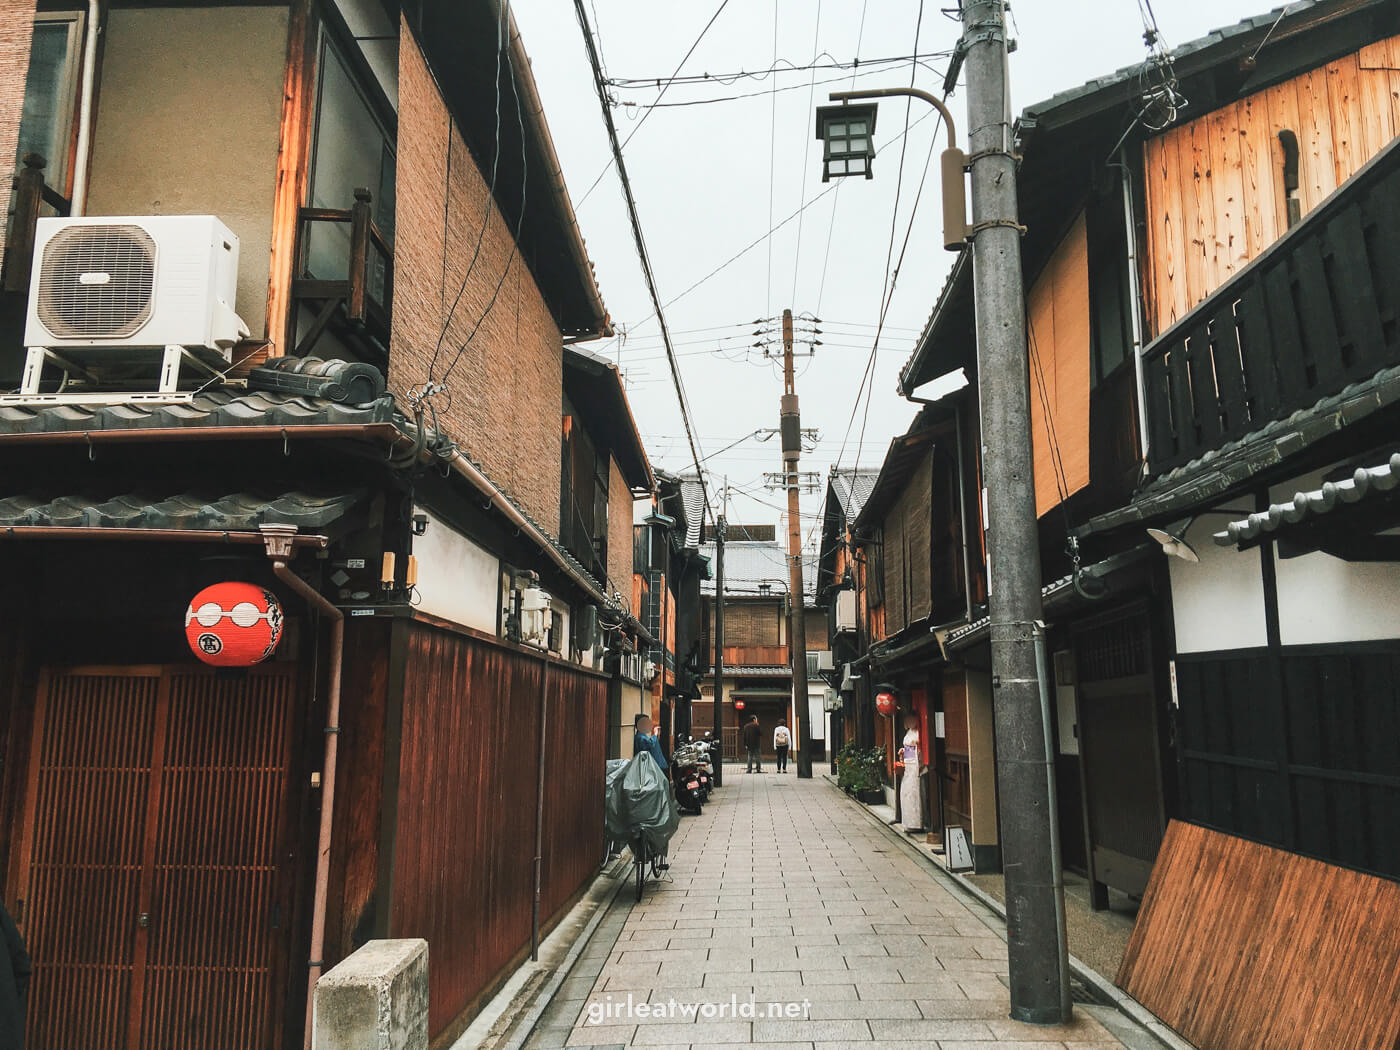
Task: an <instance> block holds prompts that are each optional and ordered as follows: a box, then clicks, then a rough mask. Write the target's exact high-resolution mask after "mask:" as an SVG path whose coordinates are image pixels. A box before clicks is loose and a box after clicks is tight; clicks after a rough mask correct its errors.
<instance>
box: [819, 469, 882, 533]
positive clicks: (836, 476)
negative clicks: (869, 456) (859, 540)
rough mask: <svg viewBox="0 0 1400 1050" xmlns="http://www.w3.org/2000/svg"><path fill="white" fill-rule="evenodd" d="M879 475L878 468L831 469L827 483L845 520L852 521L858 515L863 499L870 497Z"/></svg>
mask: <svg viewBox="0 0 1400 1050" xmlns="http://www.w3.org/2000/svg"><path fill="white" fill-rule="evenodd" d="M879 476H880V471H879V469H878V468H877V469H871V470H833V471H832V472H831V477H830V478H829V479H828V483H829V484H830V485H831V489H832V491H833V492H834V493H835V494H836V499H837V501H838V505H839V506H840V507H841V513H842V514H844V515H845V516H846V520H847V521H854V520H855V519H856V518H857V517H859V516H860V512H861V508H863V507H864V506H865V501H866V500H868V499H869V498H870V493H871V490H873V489H874V488H875V481H876V479H877V478H879Z"/></svg>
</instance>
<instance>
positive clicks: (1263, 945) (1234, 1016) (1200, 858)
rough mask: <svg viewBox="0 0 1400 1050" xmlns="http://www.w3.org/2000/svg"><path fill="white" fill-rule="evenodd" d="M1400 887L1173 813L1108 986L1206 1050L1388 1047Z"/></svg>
mask: <svg viewBox="0 0 1400 1050" xmlns="http://www.w3.org/2000/svg"><path fill="white" fill-rule="evenodd" d="M1397 955H1400V886H1397V885H1396V884H1395V883H1393V882H1390V881H1387V880H1385V879H1378V878H1375V877H1373V876H1369V875H1362V874H1359V873H1358V872H1354V871H1347V870H1345V869H1343V868H1336V867H1332V866H1330V865H1327V864H1323V863H1321V862H1320V861H1315V860H1309V859H1307V858H1305V857H1299V856H1297V855H1295V854H1291V853H1284V852H1282V851H1280V850H1276V849H1270V848H1269V847H1267V846H1261V845H1258V844H1256V843H1253V842H1249V841H1246V840H1244V839H1238V838H1233V837H1231V836H1229V835H1222V834H1220V833H1219V832H1215V831H1210V830H1208V829H1206V828H1201V827H1197V826H1195V825H1191V824H1182V823H1179V822H1177V821H1173V822H1172V823H1171V825H1170V826H1169V828H1168V830H1167V836H1166V838H1165V840H1164V841H1163V843H1162V850H1161V853H1160V854H1159V856H1158V859H1157V864H1156V867H1155V868H1154V869H1153V872H1152V881H1151V883H1150V884H1149V885H1148V888H1147V894H1146V896H1145V897H1144V898H1143V902H1142V908H1141V910H1140V911H1139V912H1138V919H1137V924H1136V926H1135V927H1134V928H1133V935H1132V939H1131V940H1130V941H1129V942H1128V950H1127V952H1126V954H1125V955H1124V958H1123V966H1122V969H1120V970H1119V972H1118V984H1119V985H1121V986H1122V987H1123V988H1124V989H1125V990H1126V991H1127V992H1128V994H1130V995H1131V996H1132V997H1133V998H1134V999H1136V1000H1138V1002H1140V1003H1142V1004H1143V1005H1144V1006H1146V1007H1147V1008H1148V1009H1149V1010H1151V1011H1152V1012H1153V1013H1155V1014H1156V1015H1157V1016H1158V1017H1160V1018H1161V1019H1162V1020H1163V1021H1165V1022H1166V1023H1167V1024H1169V1025H1171V1026H1172V1027H1173V1028H1174V1029H1176V1030H1177V1031H1178V1032H1180V1033H1181V1034H1182V1035H1184V1036H1186V1038H1187V1039H1189V1040H1190V1041H1191V1042H1192V1043H1194V1044H1196V1045H1197V1046H1200V1047H1209V1048H1210V1050H1257V1048H1259V1047H1268V1048H1270V1050H1309V1048H1314V1047H1316V1048H1322V1047H1326V1048H1327V1050H1393V1048H1394V1047H1395V1046H1396V1045H1400V1044H1397V1040H1398V1039H1400V1012H1397V1011H1396V1009H1395V1004H1396V1002H1397V1001H1400V968H1397V967H1396V965H1395V960H1396V957H1397Z"/></svg>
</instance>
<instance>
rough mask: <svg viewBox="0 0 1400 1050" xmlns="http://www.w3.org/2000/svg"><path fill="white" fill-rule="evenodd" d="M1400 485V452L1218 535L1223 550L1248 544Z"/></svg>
mask: <svg viewBox="0 0 1400 1050" xmlns="http://www.w3.org/2000/svg"><path fill="white" fill-rule="evenodd" d="M1396 485H1400V452H1396V453H1394V454H1393V455H1392V456H1391V457H1390V459H1388V460H1386V462H1384V463H1382V464H1381V465H1380V466H1376V467H1358V468H1357V469H1356V472H1355V473H1354V474H1352V476H1351V477H1349V478H1344V479H1343V480H1341V481H1336V482H1333V481H1329V482H1326V483H1325V484H1324V485H1323V486H1322V487H1321V488H1318V489H1313V490H1312V491H1310V492H1299V493H1296V494H1295V495H1294V496H1293V498H1292V499H1291V500H1288V501H1287V502H1285V503H1273V504H1270V506H1269V509H1268V510H1263V511H1259V512H1258V513H1255V514H1251V515H1249V517H1247V518H1243V519H1241V520H1240V521H1232V522H1230V524H1229V525H1228V526H1226V527H1225V529H1224V531H1222V532H1217V533H1216V534H1215V542H1216V543H1218V544H1219V545H1220V546H1222V547H1233V546H1234V545H1235V544H1237V543H1248V542H1249V541H1250V540H1253V539H1256V538H1258V537H1259V536H1261V535H1263V534H1264V533H1266V532H1276V531H1277V530H1278V529H1280V528H1282V527H1283V526H1285V525H1296V524H1297V523H1298V522H1300V521H1302V520H1303V519H1304V518H1309V517H1320V516H1322V515H1323V514H1329V513H1331V512H1332V511H1333V510H1334V509H1336V508H1337V507H1339V506H1342V505H1343V504H1347V503H1360V502H1361V501H1362V500H1364V499H1365V498H1366V497H1367V496H1370V495H1373V494H1376V493H1381V492H1390V491H1391V490H1392V489H1394V488H1395V486H1396Z"/></svg>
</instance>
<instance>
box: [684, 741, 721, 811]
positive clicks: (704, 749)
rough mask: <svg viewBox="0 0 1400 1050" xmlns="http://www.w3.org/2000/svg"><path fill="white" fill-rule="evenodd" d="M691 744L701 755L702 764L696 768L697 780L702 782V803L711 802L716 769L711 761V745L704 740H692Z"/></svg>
mask: <svg viewBox="0 0 1400 1050" xmlns="http://www.w3.org/2000/svg"><path fill="white" fill-rule="evenodd" d="M690 743H691V744H692V745H693V746H694V747H695V748H696V750H697V751H698V752H699V755H700V762H699V764H698V765H697V766H696V767H695V771H696V779H697V780H699V781H700V801H701V802H708V801H710V792H711V790H713V789H714V786H715V768H714V766H713V764H712V763H711V760H710V745H709V744H708V743H706V742H705V741H703V740H696V739H695V738H694V737H692V738H691V739H690Z"/></svg>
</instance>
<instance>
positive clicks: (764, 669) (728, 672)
mask: <svg viewBox="0 0 1400 1050" xmlns="http://www.w3.org/2000/svg"><path fill="white" fill-rule="evenodd" d="M711 676H712V677H713V673H712V675H711ZM724 677H725V678H791V677H792V668H791V667H789V666H788V665H787V664H740V665H739V666H737V667H731V666H729V665H728V664H726V665H725V667H724Z"/></svg>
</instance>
